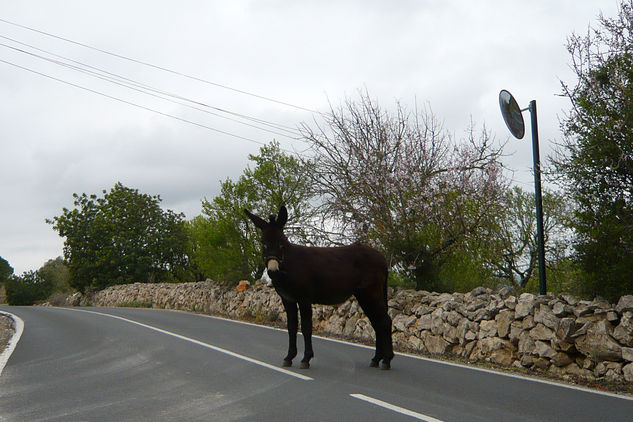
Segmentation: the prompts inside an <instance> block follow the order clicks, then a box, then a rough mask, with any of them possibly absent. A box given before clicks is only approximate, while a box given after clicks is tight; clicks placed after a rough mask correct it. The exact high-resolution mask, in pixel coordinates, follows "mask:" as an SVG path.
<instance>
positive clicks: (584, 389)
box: [171, 310, 633, 401]
mask: <svg viewBox="0 0 633 422" xmlns="http://www.w3.org/2000/svg"><path fill="white" fill-rule="evenodd" d="M171 311H172V312H185V311H176V310H171ZM185 313H188V312H185ZM199 315H200V316H202V317H205V318H212V319H219V320H222V321H228V322H233V323H236V324H243V325H251V326H253V327H260V328H266V329H269V330H276V331H286V330H284V329H282V328H276V327H269V326H267V325H260V324H254V323H252V322H246V321H239V320H235V319H229V318H223V317H218V316H212V315H203V314H199ZM312 338H318V339H320V340H325V341H330V342H333V343H340V344H347V345H349V346H354V347H360V348H363V349H368V350H374V347H373V346H367V345H365V344H359V343H352V342H350V341H346V340H339V339H336V338H330V337H324V336H320V335H313V336H312ZM395 354H396V356H402V357H407V358H411V359H417V360H422V361H426V362H433V363H438V364H440V365H447V366H454V367H457V368H462V369H468V370H470V371H477V372H484V373H487V374H493V375H499V376H502V377H508V378H515V379H519V380H523V381H530V382H537V383H539V384H547V385H552V386H555V387H561V388H567V389H569V390H576V391H582V392H584V393H590V394H598V395H600V396H607V397H613V398H616V399H622V400H629V401H633V396H631V395H627V394H618V393H611V392H609V391H600V390H595V389H591V388H588V387H583V386H579V385H570V384H565V383H563V382H557V381H554V380H547V379H542V378H535V377H529V376H524V375H520V374H511V373H508V372H502V371H495V370H492V369H487V368H480V367H477V366H469V365H465V364H462V363H457V362H449V361H446V360H441V359H433V358H428V357H424V356H419V355H414V354H411V353H403V352H396V353H395Z"/></svg>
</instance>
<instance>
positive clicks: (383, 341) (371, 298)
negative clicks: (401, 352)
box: [355, 291, 393, 369]
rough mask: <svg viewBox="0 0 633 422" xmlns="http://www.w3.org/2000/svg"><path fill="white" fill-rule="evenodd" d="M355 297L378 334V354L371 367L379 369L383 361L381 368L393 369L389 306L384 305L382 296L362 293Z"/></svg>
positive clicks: (372, 360)
mask: <svg viewBox="0 0 633 422" xmlns="http://www.w3.org/2000/svg"><path fill="white" fill-rule="evenodd" d="M355 296H356V299H358V303H359V304H360V306H361V308H362V309H363V311H364V312H365V315H367V318H369V321H370V322H371V326H372V327H373V328H374V332H375V334H376V354H375V355H374V357H373V358H372V359H371V362H370V364H369V366H371V367H374V368H377V367H378V365H379V363H380V361H381V360H382V366H381V368H382V369H389V368H391V359H393V346H392V343H391V318H390V317H389V314H388V313H387V304H386V303H384V299H383V298H382V294H377V293H375V294H371V292H370V293H368V292H365V291H360V292H357V293H356V294H355Z"/></svg>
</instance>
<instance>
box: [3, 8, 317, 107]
mask: <svg viewBox="0 0 633 422" xmlns="http://www.w3.org/2000/svg"><path fill="white" fill-rule="evenodd" d="M0 22H4V23H6V24H9V25H13V26H17V27H19V28H23V29H26V30H29V31H32V32H36V33H38V34H42V35H46V36H48V37H51V38H55V39H58V40H61V41H65V42H68V43H71V44H75V45H78V46H80V47H84V48H88V49H91V50H94V51H98V52H100V53H103V54H107V55H109V56H112V57H116V58H119V59H123V60H127V61H130V62H133V63H137V64H141V65H144V66H148V67H151V68H154V69H157V70H161V71H163V72H168V73H171V74H174V75H178V76H182V77H184V78H188V79H192V80H195V81H198V82H202V83H205V84H208V85H213V86H217V87H219V88H223V89H227V90H230V91H233V92H237V93H240V94H244V95H249V96H251V97H255V98H259V99H261V100H266V101H270V102H274V103H277V104H281V105H285V106H288V107H293V108H296V109H299V110H304V111H308V112H310V113H315V114H323V113H321V112H320V111H317V110H313V109H310V108H307V107H302V106H298V105H295V104H291V103H288V102H285V101H280V100H276V99H274V98H270V97H266V96H263V95H259V94H254V93H252V92H248V91H244V90H241V89H237V88H233V87H230V86H228V85H224V84H220V83H217V82H212V81H209V80H207V79H203V78H200V77H197V76H191V75H188V74H186V73H182V72H179V71H176V70H172V69H168V68H165V67H162V66H158V65H155V64H152V63H148V62H145V61H142V60H138V59H134V58H131V57H127V56H124V55H121V54H117V53H113V52H110V51H107V50H103V49H101V48H98V47H94V46H91V45H88V44H85V43H82V42H79V41H74V40H71V39H68V38H64V37H62V36H59V35H55V34H51V33H49V32H46V31H42V30H39V29H35V28H31V27H29V26H26V25H22V24H19V23H16V22H11V21H8V20H6V19H2V18H0Z"/></svg>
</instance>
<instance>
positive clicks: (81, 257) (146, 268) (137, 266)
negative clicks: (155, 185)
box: [47, 183, 187, 291]
mask: <svg viewBox="0 0 633 422" xmlns="http://www.w3.org/2000/svg"><path fill="white" fill-rule="evenodd" d="M73 198H74V205H75V208H74V209H72V210H69V209H66V208H64V209H63V212H62V214H61V215H60V216H57V217H54V218H53V219H52V220H47V222H48V223H50V224H52V225H53V229H55V230H56V231H57V232H58V233H59V235H60V236H62V237H65V238H66V240H65V242H64V258H65V260H66V263H67V264H68V269H69V272H70V284H71V286H72V287H74V288H76V289H78V290H80V291H85V290H86V289H88V288H91V289H103V288H105V287H107V286H110V285H114V284H126V283H133V282H159V281H165V280H173V279H174V275H175V274H177V273H178V272H180V271H182V270H183V268H184V267H185V266H186V265H187V256H186V250H187V234H186V231H185V228H184V221H183V219H184V215H183V214H176V213H174V212H173V211H171V210H166V211H164V210H163V209H161V207H160V202H161V199H160V197H159V196H150V195H147V194H142V193H139V191H138V190H136V189H131V188H127V187H125V186H123V185H122V184H121V183H117V184H116V185H114V187H113V188H112V189H111V190H110V191H109V192H106V191H105V190H104V191H103V197H97V195H90V196H88V195H86V194H85V193H83V194H81V195H78V194H73Z"/></svg>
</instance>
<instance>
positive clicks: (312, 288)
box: [244, 206, 394, 369]
mask: <svg viewBox="0 0 633 422" xmlns="http://www.w3.org/2000/svg"><path fill="white" fill-rule="evenodd" d="M244 212H245V213H246V215H247V216H248V218H249V219H250V220H251V221H252V222H253V223H254V224H255V226H256V227H257V228H258V229H260V230H261V232H262V237H261V241H262V256H263V258H264V265H265V266H266V268H267V270H268V275H269V276H270V278H271V280H272V283H273V287H274V288H275V290H276V291H277V293H278V294H279V296H281V301H282V302H283V306H284V309H285V311H286V315H287V317H288V335H289V337H290V339H289V346H288V354H287V355H286V357H285V358H284V360H283V366H292V359H294V357H295V356H297V330H298V315H297V307H298V308H299V311H300V312H301V332H302V333H303V339H304V343H305V350H304V355H303V360H301V365H300V367H301V368H303V369H307V368H309V367H310V359H312V357H314V352H313V350H312V304H313V303H314V304H323V305H336V304H339V303H342V302H344V301H345V300H347V298H349V297H350V296H351V295H354V296H355V297H356V299H358V303H359V304H360V306H361V308H362V309H363V311H364V312H365V314H366V315H367V317H368V318H369V321H370V322H371V325H372V327H373V328H374V331H375V333H376V354H375V355H374V357H373V358H372V359H371V363H370V366H372V367H378V366H379V363H380V367H381V368H382V369H390V368H391V359H393V356H394V354H393V345H392V340H391V318H390V317H389V314H388V313H387V272H388V269H387V262H386V260H385V258H384V256H383V255H382V254H381V253H380V252H378V251H377V250H375V249H373V248H370V247H369V246H365V245H361V244H359V243H355V244H353V245H349V246H342V247H328V248H323V247H308V246H300V245H295V244H292V243H290V242H289V241H288V239H287V238H286V236H285V235H284V233H283V228H284V225H285V224H286V221H287V220H288V211H287V210H286V207H284V206H282V207H281V208H280V209H279V214H278V215H277V216H275V215H271V216H270V218H269V221H266V220H264V219H263V218H261V217H258V216H256V215H254V214H252V213H251V212H250V211H248V210H246V209H245V210H244ZM381 361H382V362H381Z"/></svg>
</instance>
